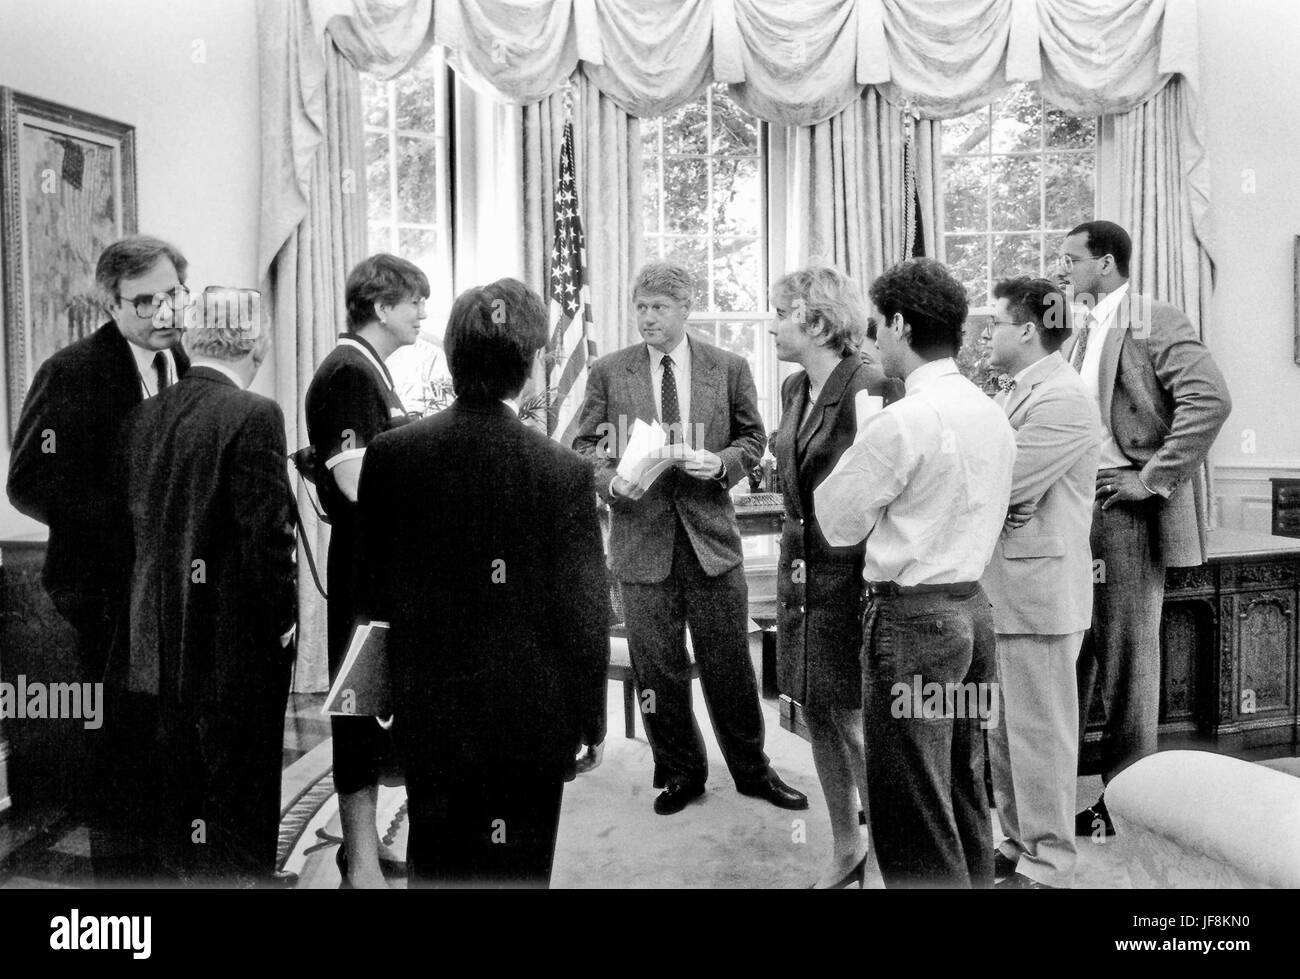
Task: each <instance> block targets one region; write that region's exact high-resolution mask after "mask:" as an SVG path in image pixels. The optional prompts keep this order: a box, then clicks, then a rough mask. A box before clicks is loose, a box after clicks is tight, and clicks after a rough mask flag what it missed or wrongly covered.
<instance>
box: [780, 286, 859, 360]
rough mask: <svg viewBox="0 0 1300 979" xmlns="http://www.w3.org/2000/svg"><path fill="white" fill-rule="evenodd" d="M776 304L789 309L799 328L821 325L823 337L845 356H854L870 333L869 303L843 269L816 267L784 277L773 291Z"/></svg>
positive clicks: (805, 330) (806, 330)
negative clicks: (867, 333)
mask: <svg viewBox="0 0 1300 979" xmlns="http://www.w3.org/2000/svg"><path fill="white" fill-rule="evenodd" d="M771 297H772V302H773V303H774V304H776V305H778V306H783V307H789V308H790V309H791V310H792V311H793V315H794V316H795V318H796V322H798V323H799V328H800V329H802V330H803V331H804V332H805V333H808V332H809V331H810V329H811V328H812V327H813V326H814V325H815V324H820V325H821V333H820V337H821V338H822V339H823V342H824V344H825V346H828V347H830V348H832V349H833V350H835V351H836V352H837V353H839V354H841V355H847V354H854V353H857V352H858V349H859V348H860V347H861V346H862V338H863V337H864V336H865V335H866V332H867V319H868V317H867V304H866V302H865V301H864V300H863V298H862V292H861V291H860V290H859V289H858V287H857V285H856V284H855V283H854V281H853V280H852V279H850V278H849V277H848V276H847V275H845V274H844V273H843V272H841V271H840V270H839V269H834V268H830V267H829V266H825V265H812V266H809V267H808V268H803V269H799V270H798V271H796V272H791V273H790V274H789V275H784V276H782V277H781V278H780V279H778V280H777V281H776V283H775V284H774V285H773V286H772V290H771Z"/></svg>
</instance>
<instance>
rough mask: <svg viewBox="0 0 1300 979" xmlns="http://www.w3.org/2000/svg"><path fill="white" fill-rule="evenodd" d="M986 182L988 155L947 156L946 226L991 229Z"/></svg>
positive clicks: (970, 229)
mask: <svg viewBox="0 0 1300 979" xmlns="http://www.w3.org/2000/svg"><path fill="white" fill-rule="evenodd" d="M946 125H947V124H946V123H945V128H946ZM987 184H988V157H981V156H976V157H960V156H959V157H954V158H952V159H947V160H944V163H943V207H944V224H945V227H946V229H947V230H949V231H985V230H987V229H988V199H987V197H986V195H987V192H988V190H987Z"/></svg>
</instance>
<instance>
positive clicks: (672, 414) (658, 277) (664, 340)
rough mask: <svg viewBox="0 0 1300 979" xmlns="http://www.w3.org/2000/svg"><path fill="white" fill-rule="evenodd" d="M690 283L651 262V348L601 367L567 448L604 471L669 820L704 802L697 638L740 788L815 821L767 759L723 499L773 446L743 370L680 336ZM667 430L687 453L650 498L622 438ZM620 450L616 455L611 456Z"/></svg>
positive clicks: (640, 325) (645, 282)
mask: <svg viewBox="0 0 1300 979" xmlns="http://www.w3.org/2000/svg"><path fill="white" fill-rule="evenodd" d="M692 287H693V282H692V278H691V273H690V272H689V271H688V270H686V269H685V268H682V267H681V266H679V265H674V264H672V263H670V262H651V263H649V264H648V265H646V266H645V267H644V268H642V269H641V271H640V272H639V273H638V274H637V277H636V283H635V284H634V285H633V288H632V301H633V303H634V304H635V306H636V314H637V329H638V330H640V332H641V336H642V339H643V340H644V341H645V342H644V343H638V344H636V345H634V346H631V347H625V348H624V349H622V350H617V351H615V352H614V353H612V354H609V355H607V356H605V357H602V358H601V359H600V360H599V361H597V363H596V365H595V367H593V368H592V370H591V374H590V376H589V377H588V378H587V392H586V398H585V400H584V401H583V404H582V412H581V414H580V415H579V422H578V435H577V437H575V438H574V440H573V447H574V448H575V449H577V450H578V451H579V452H581V453H582V454H583V455H586V456H588V457H589V458H591V459H593V460H594V461H595V464H596V491H597V492H598V493H599V494H600V495H601V498H602V499H604V500H606V501H607V502H608V503H609V507H610V539H609V549H610V568H611V570H612V571H613V572H614V574H615V576H616V577H617V578H618V581H619V587H620V589H621V590H622V594H623V607H624V609H625V610H626V614H627V628H628V651H629V653H630V654H631V657H632V670H633V672H634V673H635V675H636V686H637V691H638V693H640V695H641V698H642V720H643V721H644V723H645V728H646V735H647V737H648V738H649V739H650V748H651V750H652V751H653V752H654V763H655V767H654V786H655V788H661V789H663V790H664V791H663V792H661V793H660V794H659V796H658V797H657V798H656V799H655V803H654V808H655V812H657V813H659V814H660V815H663V816H668V815H673V814H675V813H678V812H681V811H682V810H683V809H684V808H686V806H687V805H689V804H690V803H691V802H692V801H694V800H695V799H698V798H700V796H702V795H704V788H705V782H706V780H707V778H708V772H709V762H708V756H707V755H706V754H705V750H704V738H703V736H702V735H701V734H700V729H699V725H697V724H696V722H695V714H694V711H693V708H692V706H691V674H690V669H689V666H690V660H689V658H688V656H687V653H686V640H685V630H686V627H687V626H688V625H689V627H690V630H691V638H692V642H693V644H694V650H695V659H696V662H698V663H699V667H700V685H701V687H702V688H703V690H704V699H705V702H706V703H707V704H708V708H709V717H710V718H711V719H712V721H713V730H714V732H715V733H716V734H717V736H718V743H719V744H720V745H721V747H722V755H723V758H724V759H725V760H726V763H727V768H728V770H729V771H730V772H731V777H732V778H733V779H735V782H736V789H737V790H738V791H739V792H741V793H742V794H744V795H751V796H756V797H758V798H761V799H766V800H767V801H768V802H770V803H772V804H773V805H775V806H779V807H781V808H783V809H807V808H808V800H807V798H806V797H805V796H804V795H803V793H801V792H797V791H795V790H794V789H792V788H790V786H788V785H786V784H785V783H784V782H783V781H781V778H780V776H779V775H777V774H776V772H774V771H773V770H772V768H771V766H770V765H769V764H768V759H767V755H766V754H765V753H764V751H763V734H764V732H763V714H762V711H761V709H760V708H759V703H758V684H757V682H756V681H755V679H754V665H753V663H752V662H751V661H750V658H749V640H748V637H747V634H746V624H747V623H748V621H749V602H748V595H749V591H748V587H747V585H746V584H745V569H744V567H743V556H742V554H741V549H740V529H739V525H738V524H737V522H736V511H735V508H734V507H733V506H732V503H731V498H730V497H729V496H728V495H727V491H728V490H729V489H731V487H733V486H735V485H736V484H737V483H738V482H740V481H741V480H742V479H744V478H745V475H746V473H748V472H749V471H750V470H751V469H753V468H754V466H755V465H757V463H758V460H759V456H760V455H761V454H762V452H763V443H764V442H765V441H766V439H765V437H764V434H763V420H762V418H760V417H759V414H758V398H757V394H756V391H755V389H754V379H753V377H752V376H751V374H750V371H749V365H748V364H747V363H746V362H745V360H744V358H743V357H739V356H737V355H736V354H733V353H730V352H728V351H725V350H720V349H718V348H717V347H714V346H712V345H711V344H707V343H703V342H701V341H699V340H697V339H692V338H688V337H687V336H686V320H687V317H688V316H689V315H690V310H691V290H692ZM637 419H640V420H641V421H643V422H645V423H647V424H648V423H649V422H650V421H652V420H657V421H660V422H661V423H662V424H663V427H664V428H665V429H666V430H667V431H668V433H669V437H670V438H671V439H674V440H677V441H684V442H685V443H686V444H687V445H688V446H690V448H691V449H692V450H693V456H692V458H691V461H690V462H688V463H686V464H685V465H682V466H680V467H678V468H675V469H670V470H668V471H667V472H666V473H664V474H663V475H662V476H660V477H659V479H658V480H656V481H655V482H654V484H653V485H651V486H650V488H649V489H648V490H647V489H642V488H641V487H639V486H637V485H635V484H633V483H630V482H629V481H627V480H625V479H623V478H622V477H621V476H619V475H618V473H617V467H618V461H619V460H618V457H619V456H620V455H621V454H622V453H623V451H624V445H623V444H622V443H624V440H625V439H626V438H627V435H626V434H625V433H627V432H629V431H630V430H631V429H632V427H633V423H634V422H635V421H636V420H637ZM614 443H619V444H617V445H615V444H614Z"/></svg>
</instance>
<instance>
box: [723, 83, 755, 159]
mask: <svg viewBox="0 0 1300 979" xmlns="http://www.w3.org/2000/svg"><path fill="white" fill-rule="evenodd" d="M713 152H714V153H746V154H748V153H753V154H755V155H757V153H758V119H756V118H755V117H754V116H751V115H750V114H749V113H748V112H745V111H744V110H743V109H741V108H740V106H738V105H736V103H735V102H733V101H732V100H731V99H729V98H727V97H725V96H723V97H720V98H714V100H713Z"/></svg>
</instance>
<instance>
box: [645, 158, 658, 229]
mask: <svg viewBox="0 0 1300 979" xmlns="http://www.w3.org/2000/svg"><path fill="white" fill-rule="evenodd" d="M641 220H642V222H643V227H644V228H645V232H646V234H650V235H652V234H657V233H658V232H659V231H660V230H661V229H660V227H659V164H658V161H657V160H654V161H647V163H646V166H645V168H644V169H643V170H642V171H641Z"/></svg>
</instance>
